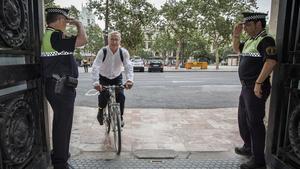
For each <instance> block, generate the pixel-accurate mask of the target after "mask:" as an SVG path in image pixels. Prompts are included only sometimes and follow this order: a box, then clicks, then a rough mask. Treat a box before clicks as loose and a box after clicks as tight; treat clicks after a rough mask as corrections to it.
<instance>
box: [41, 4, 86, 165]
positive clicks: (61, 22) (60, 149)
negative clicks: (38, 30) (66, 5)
mask: <svg viewBox="0 0 300 169" xmlns="http://www.w3.org/2000/svg"><path fill="white" fill-rule="evenodd" d="M68 11H69V10H67V9H62V8H47V9H46V12H47V15H46V22H47V28H46V31H45V33H44V36H43V41H42V47H41V62H42V68H43V77H44V82H45V90H46V97H47V100H48V101H49V103H50V105H51V107H52V109H53V127H52V142H53V150H52V153H51V159H52V164H53V167H54V169H69V168H70V166H69V165H68V163H67V161H68V158H69V143H70V136H71V129H72V121H73V112H74V101H75V97H76V91H75V88H76V86H77V78H78V68H77V64H76V61H75V58H74V56H73V52H74V50H75V47H80V46H83V45H84V44H86V42H87V38H86V34H85V32H84V29H83V26H82V24H81V23H80V22H79V21H77V20H74V19H71V18H69V17H68V16H67V15H68ZM67 23H69V24H71V25H75V26H76V27H77V30H78V33H77V36H71V37H68V36H66V35H65V34H64V33H63V31H65V29H66V25H67Z"/></svg>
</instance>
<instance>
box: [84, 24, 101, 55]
mask: <svg viewBox="0 0 300 169" xmlns="http://www.w3.org/2000/svg"><path fill="white" fill-rule="evenodd" d="M86 33H87V36H88V43H87V44H86V45H85V47H84V50H85V51H87V52H90V53H93V54H95V55H96V54H97V52H98V51H99V50H100V49H101V48H102V47H103V46H104V40H103V34H102V30H101V28H100V27H99V26H98V25H91V26H89V27H88V28H87V32H86Z"/></svg>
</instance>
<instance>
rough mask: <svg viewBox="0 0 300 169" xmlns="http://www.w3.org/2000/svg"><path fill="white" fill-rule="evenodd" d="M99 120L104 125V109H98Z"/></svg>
mask: <svg viewBox="0 0 300 169" xmlns="http://www.w3.org/2000/svg"><path fill="white" fill-rule="evenodd" d="M97 120H98V122H99V124H100V125H103V109H102V108H100V107H99V108H98V114H97Z"/></svg>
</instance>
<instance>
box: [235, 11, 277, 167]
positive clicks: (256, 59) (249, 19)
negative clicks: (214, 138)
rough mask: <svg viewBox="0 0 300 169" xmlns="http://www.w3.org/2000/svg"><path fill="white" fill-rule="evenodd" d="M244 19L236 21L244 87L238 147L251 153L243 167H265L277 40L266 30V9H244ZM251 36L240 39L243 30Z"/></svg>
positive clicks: (236, 46) (239, 109) (241, 79)
mask: <svg viewBox="0 0 300 169" xmlns="http://www.w3.org/2000/svg"><path fill="white" fill-rule="evenodd" d="M243 16H244V22H243V23H238V24H236V25H235V27H234V30H233V35H232V36H233V49H234V51H235V52H237V53H239V54H240V65H239V69H238V72H239V78H240V81H241V84H242V91H241V94H240V98H239V108H238V123H239V130H240V135H241V138H242V139H243V141H244V145H243V146H242V147H236V148H235V152H236V153H237V154H239V155H245V156H250V157H251V158H250V160H249V161H248V162H246V163H244V164H242V165H241V166H240V168H241V169H258V168H259V169H263V168H266V164H265V157H264V148H265V134H266V130H265V126H264V121H263V119H264V116H265V103H266V100H267V98H268V96H269V94H270V89H271V85H270V73H271V72H272V70H273V68H274V66H275V65H276V63H277V54H276V46H275V40H274V39H273V38H272V37H271V36H270V35H268V34H267V32H266V30H265V27H266V16H267V14H264V13H253V12H245V13H243ZM243 28H244V31H245V32H246V33H247V34H248V35H249V38H248V39H247V40H246V41H245V42H242V43H240V35H241V33H242V30H243Z"/></svg>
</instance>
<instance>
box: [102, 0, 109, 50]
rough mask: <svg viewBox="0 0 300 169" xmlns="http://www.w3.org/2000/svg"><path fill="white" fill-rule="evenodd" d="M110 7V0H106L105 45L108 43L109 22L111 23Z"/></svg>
mask: <svg viewBox="0 0 300 169" xmlns="http://www.w3.org/2000/svg"><path fill="white" fill-rule="evenodd" d="M108 17H109V8H108V0H106V6H105V29H104V31H103V32H104V43H105V46H106V45H108V24H109V20H108V19H109V18H108Z"/></svg>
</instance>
